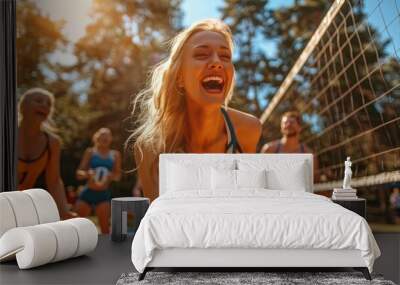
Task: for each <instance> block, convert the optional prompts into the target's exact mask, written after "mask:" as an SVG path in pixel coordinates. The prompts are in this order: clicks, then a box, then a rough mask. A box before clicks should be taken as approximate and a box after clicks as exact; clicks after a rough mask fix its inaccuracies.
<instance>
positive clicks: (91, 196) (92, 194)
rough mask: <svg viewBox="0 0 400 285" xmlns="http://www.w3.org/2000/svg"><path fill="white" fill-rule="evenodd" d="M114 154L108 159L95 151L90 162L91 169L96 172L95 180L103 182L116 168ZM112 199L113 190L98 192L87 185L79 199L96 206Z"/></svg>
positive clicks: (109, 154) (111, 153) (110, 154)
mask: <svg viewBox="0 0 400 285" xmlns="http://www.w3.org/2000/svg"><path fill="white" fill-rule="evenodd" d="M114 161H115V159H114V152H113V151H110V152H109V153H108V155H107V157H103V156H101V155H100V154H99V153H98V152H96V151H93V153H92V156H91V157H90V160H89V168H90V169H93V170H94V172H95V179H96V180H98V181H101V180H102V179H105V176H106V175H107V174H108V173H110V172H112V170H113V167H114ZM111 198H112V195H111V189H105V190H102V191H96V190H92V189H90V188H89V187H88V186H87V185H86V186H85V188H84V189H83V191H82V192H81V194H80V196H79V199H80V200H82V201H84V202H86V203H88V204H89V205H92V206H96V205H97V204H100V203H101V202H108V201H110V200H111Z"/></svg>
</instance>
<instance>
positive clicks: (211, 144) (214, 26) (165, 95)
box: [127, 19, 261, 201]
mask: <svg viewBox="0 0 400 285" xmlns="http://www.w3.org/2000/svg"><path fill="white" fill-rule="evenodd" d="M232 54H233V40H232V34H231V31H230V29H229V27H228V26H227V25H226V24H225V23H223V22H221V21H219V20H214V19H208V20H204V21H200V22H197V23H195V24H193V25H192V26H190V27H189V28H187V29H185V30H183V31H182V32H180V33H179V34H178V35H177V36H176V37H175V38H174V39H173V40H172V42H171V48H170V53H169V56H168V57H167V58H166V59H165V60H164V61H162V62H161V63H160V64H158V65H157V66H156V67H155V69H154V70H153V72H152V74H151V78H150V81H149V84H148V87H147V88H146V89H145V90H143V91H142V92H141V93H139V94H138V96H136V99H135V101H134V103H133V111H132V116H134V115H135V116H134V117H135V118H139V127H138V128H137V129H136V130H134V132H133V133H132V134H131V136H130V137H129V139H128V141H127V143H128V146H130V147H131V148H132V150H133V152H134V156H135V160H136V163H137V167H138V174H139V179H140V184H141V186H142V189H143V194H144V196H145V197H148V198H150V200H151V201H152V200H154V199H155V198H157V197H158V157H159V155H160V153H177V152H186V153H238V152H246V153H253V152H255V151H256V146H257V143H258V140H259V138H260V135H261V123H260V121H259V120H258V119H257V118H255V117H254V116H252V115H249V114H246V113H243V112H240V111H238V110H234V109H232V108H229V107H228V103H229V101H230V99H231V98H232V95H233V89H234V85H235V84H234V78H235V69H234V66H233V63H232ZM136 107H137V108H136ZM137 109H138V110H139V114H137V115H136V110H137Z"/></svg>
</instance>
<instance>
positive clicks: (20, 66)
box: [16, 0, 67, 92]
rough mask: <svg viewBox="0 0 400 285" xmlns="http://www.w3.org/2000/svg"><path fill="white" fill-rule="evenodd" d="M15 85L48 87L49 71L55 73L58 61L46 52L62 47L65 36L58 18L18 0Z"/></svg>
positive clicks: (25, 0)
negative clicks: (53, 17)
mask: <svg viewBox="0 0 400 285" xmlns="http://www.w3.org/2000/svg"><path fill="white" fill-rule="evenodd" d="M16 14H17V38H16V46H17V48H16V53H17V87H18V90H19V91H20V92H23V91H25V90H26V89H28V88H30V87H33V86H40V87H44V88H46V87H47V84H48V83H49V82H50V80H49V78H48V76H47V75H48V74H49V73H51V74H53V75H55V76H56V77H57V74H58V73H59V70H60V65H57V64H54V63H52V62H51V61H50V59H49V56H50V55H51V54H52V53H53V52H54V51H56V50H60V49H63V48H65V46H66V44H67V40H66V38H65V36H64V35H63V33H62V31H61V29H62V27H63V22H57V21H53V20H52V19H50V18H49V17H48V16H46V15H43V13H42V12H41V11H40V9H39V8H38V7H37V6H36V5H35V3H33V2H31V1H28V0H21V1H18V3H17V11H16Z"/></svg>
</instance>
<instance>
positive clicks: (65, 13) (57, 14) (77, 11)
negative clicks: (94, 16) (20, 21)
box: [33, 0, 400, 64]
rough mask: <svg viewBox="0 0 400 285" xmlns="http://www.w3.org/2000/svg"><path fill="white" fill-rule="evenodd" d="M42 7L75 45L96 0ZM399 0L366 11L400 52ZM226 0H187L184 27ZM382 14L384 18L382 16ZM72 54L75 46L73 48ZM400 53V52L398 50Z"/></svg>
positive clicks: (280, 2) (66, 58)
mask: <svg viewBox="0 0 400 285" xmlns="http://www.w3.org/2000/svg"><path fill="white" fill-rule="evenodd" d="M33 1H34V2H35V3H36V4H37V5H38V6H39V8H40V9H41V10H42V11H43V12H44V13H45V14H47V15H49V16H50V17H51V18H52V19H53V20H65V25H64V33H65V36H66V37H67V38H68V39H69V40H70V41H71V42H72V43H74V42H76V41H77V40H78V39H79V38H80V37H81V36H83V35H84V33H85V27H86V25H87V24H88V23H90V20H91V18H90V15H89V12H90V6H91V2H92V0H68V1H66V0H33ZM293 1H294V0H270V2H269V6H270V7H271V8H276V7H280V6H287V5H290V4H292V3H293ZM396 1H397V0H385V1H383V2H382V4H381V9H380V10H373V9H374V8H375V7H376V1H375V0H367V1H365V3H366V7H365V9H366V11H367V13H368V14H370V15H371V16H370V17H369V21H370V22H371V23H372V24H373V25H374V26H375V27H378V30H379V31H380V32H381V33H382V35H384V36H385V37H386V36H387V32H389V33H390V37H391V38H392V40H393V41H394V45H392V46H395V47H396V48H397V49H399V47H400V36H399V33H398V31H399V30H400V21H397V23H393V24H392V25H390V27H389V30H388V31H385V23H383V22H382V19H383V18H384V19H386V20H387V23H386V25H388V24H389V23H390V22H391V20H392V19H394V18H395V17H396V13H397V11H398V10H397V9H396V8H398V7H396V4H397V5H399V4H400V3H399V2H396ZM223 3H224V0H183V1H182V10H183V13H184V18H183V25H184V26H188V25H190V24H191V23H193V22H195V21H198V20H200V19H204V18H219V17H220V16H221V13H220V11H219V8H221V7H222V6H223ZM382 15H383V16H384V17H382ZM258 44H259V46H260V48H262V49H263V50H264V51H265V52H266V53H268V55H269V56H271V55H273V54H274V51H275V45H274V42H273V41H269V40H265V41H262V42H259V43H258ZM70 51H72V45H71V47H70ZM389 52H390V53H394V52H395V51H394V49H393V47H389ZM398 52H400V51H398ZM52 58H53V60H54V61H58V62H61V63H64V64H71V63H73V61H74V57H73V56H72V53H71V54H68V53H66V54H61V53H56V54H54V55H53V57H52Z"/></svg>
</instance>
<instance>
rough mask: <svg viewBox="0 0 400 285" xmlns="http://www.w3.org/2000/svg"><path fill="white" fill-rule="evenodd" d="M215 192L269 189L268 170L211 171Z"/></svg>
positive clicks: (213, 169)
mask: <svg viewBox="0 0 400 285" xmlns="http://www.w3.org/2000/svg"><path fill="white" fill-rule="evenodd" d="M211 181H212V189H213V190H218V189H219V190H221V189H223V190H238V189H240V188H267V177H266V170H265V169H263V170H258V171H257V170H230V169H215V168H212V170H211Z"/></svg>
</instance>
